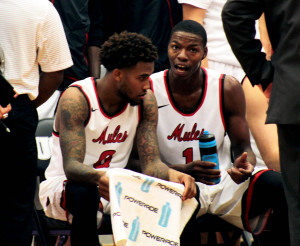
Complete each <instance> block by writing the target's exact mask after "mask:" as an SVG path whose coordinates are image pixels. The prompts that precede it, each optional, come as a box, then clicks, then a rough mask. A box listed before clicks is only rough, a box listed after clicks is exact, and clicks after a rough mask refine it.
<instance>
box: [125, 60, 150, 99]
mask: <svg viewBox="0 0 300 246" xmlns="http://www.w3.org/2000/svg"><path fill="white" fill-rule="evenodd" d="M122 70H123V79H122V83H121V85H120V89H119V94H120V96H121V97H122V98H124V99H125V100H126V101H128V102H129V103H130V104H131V105H138V104H140V103H141V102H142V100H143V99H144V97H145V95H146V93H147V90H148V89H149V88H150V83H149V77H150V75H151V74H152V73H153V71H154V62H138V63H137V64H136V65H135V66H134V67H130V68H125V69H122Z"/></svg>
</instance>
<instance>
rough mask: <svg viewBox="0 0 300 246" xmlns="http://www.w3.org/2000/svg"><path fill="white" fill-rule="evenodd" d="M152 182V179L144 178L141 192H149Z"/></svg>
mask: <svg viewBox="0 0 300 246" xmlns="http://www.w3.org/2000/svg"><path fill="white" fill-rule="evenodd" d="M153 182H154V179H152V178H146V180H145V181H144V183H143V184H142V187H141V191H143V192H149V190H150V186H151V184H152V183H153Z"/></svg>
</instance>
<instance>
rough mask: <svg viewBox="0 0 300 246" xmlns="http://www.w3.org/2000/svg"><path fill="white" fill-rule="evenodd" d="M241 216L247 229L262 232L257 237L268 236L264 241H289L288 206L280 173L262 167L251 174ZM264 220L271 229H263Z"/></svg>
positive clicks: (279, 243)
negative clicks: (264, 230)
mask: <svg viewBox="0 0 300 246" xmlns="http://www.w3.org/2000/svg"><path fill="white" fill-rule="evenodd" d="M270 209H271V210H272V212H271V213H270V215H269V216H268V211H270ZM255 218H256V219H257V220H255ZM242 220H243V224H244V226H245V228H246V229H247V230H248V231H250V232H251V231H252V232H254V234H256V233H255V231H256V232H257V233H258V234H260V235H261V236H258V239H259V238H261V239H264V240H263V241H266V240H265V239H266V238H268V242H265V243H266V244H265V245H289V230H288V210H287V204H286V199H285V194H284V190H283V185H282V179H281V174H280V173H278V172H276V171H272V170H267V171H265V170H263V171H261V172H258V173H256V174H255V175H254V176H253V177H252V178H251V182H250V185H249V187H248V189H247V191H246V192H245V193H244V195H243V199H242ZM254 221H255V223H254ZM264 222H266V227H267V228H268V229H269V230H270V231H268V232H261V231H262V230H263V228H264V225H265V223H264ZM255 227H256V228H255ZM263 241H262V240H260V244H261V245H262V243H263ZM270 241H272V243H271V242H270ZM270 243H271V244H270Z"/></svg>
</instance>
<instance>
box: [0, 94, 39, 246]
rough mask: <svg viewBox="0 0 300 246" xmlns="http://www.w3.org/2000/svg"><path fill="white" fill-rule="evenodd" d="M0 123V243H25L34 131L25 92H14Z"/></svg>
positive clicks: (33, 114)
mask: <svg viewBox="0 0 300 246" xmlns="http://www.w3.org/2000/svg"><path fill="white" fill-rule="evenodd" d="M11 105H12V110H11V112H9V116H8V118H7V119H5V120H4V123H5V124H6V125H7V126H8V127H9V128H10V130H11V132H10V133H7V132H6V131H5V129H4V128H3V127H2V126H0V165H1V171H0V187H1V197H2V201H1V203H0V240H1V245H9V246H27V245H28V246H29V245H31V241H32V222H33V202H34V194H35V186H36V173H37V149H36V141H35V131H36V127H37V122H38V117H37V113H36V109H35V107H34V106H33V104H32V102H31V101H30V100H29V98H28V96H27V95H20V96H18V97H17V98H16V99H15V100H14V101H13V102H12V103H11Z"/></svg>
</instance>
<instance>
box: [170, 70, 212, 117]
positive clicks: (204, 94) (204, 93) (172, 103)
mask: <svg viewBox="0 0 300 246" xmlns="http://www.w3.org/2000/svg"><path fill="white" fill-rule="evenodd" d="M202 69H203V71H204V73H205V81H204V92H203V93H202V99H201V102H200V103H199V106H198V107H197V108H196V109H195V111H194V112H193V113H190V114H185V113H182V112H181V111H180V110H179V109H178V108H177V107H176V106H175V104H174V102H173V100H172V97H171V94H170V91H169V88H168V83H167V72H168V70H165V71H164V85H165V89H166V92H167V95H168V98H169V101H170V103H171V105H172V107H173V108H174V109H175V111H176V112H177V113H178V114H181V115H183V116H193V115H194V114H195V113H197V111H198V110H199V109H200V108H201V106H202V105H203V103H204V101H205V97H206V92H207V72H206V70H205V69H204V68H202Z"/></svg>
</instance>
